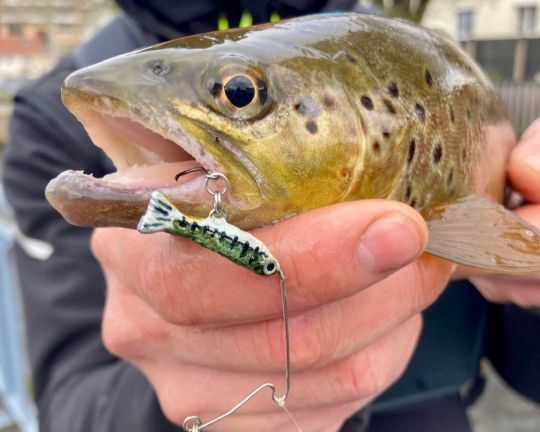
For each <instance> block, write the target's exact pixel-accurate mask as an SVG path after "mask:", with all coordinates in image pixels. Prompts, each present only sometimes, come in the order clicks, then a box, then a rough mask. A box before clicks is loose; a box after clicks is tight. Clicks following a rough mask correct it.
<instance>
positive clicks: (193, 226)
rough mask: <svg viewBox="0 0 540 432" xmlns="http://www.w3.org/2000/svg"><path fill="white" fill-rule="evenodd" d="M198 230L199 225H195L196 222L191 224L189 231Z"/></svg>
mask: <svg viewBox="0 0 540 432" xmlns="http://www.w3.org/2000/svg"><path fill="white" fill-rule="evenodd" d="M198 228H199V225H198V224H197V222H193V224H192V225H191V231H193V232H195V231H196V230H197V229H198Z"/></svg>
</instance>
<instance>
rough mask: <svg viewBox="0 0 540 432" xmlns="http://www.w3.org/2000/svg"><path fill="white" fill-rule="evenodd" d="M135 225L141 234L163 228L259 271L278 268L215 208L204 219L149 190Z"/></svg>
mask: <svg viewBox="0 0 540 432" xmlns="http://www.w3.org/2000/svg"><path fill="white" fill-rule="evenodd" d="M137 229H138V230H139V232H141V233H144V234H147V233H153V232H158V231H165V232H168V233H169V234H173V235H177V236H182V237H185V238H188V239H190V240H193V241H194V242H196V243H199V244H200V245H201V246H204V247H205V248H207V249H210V250H212V251H214V252H217V253H218V254H220V255H222V256H224V257H225V258H228V259H230V260H231V261H233V262H234V263H236V264H238V265H241V266H242V267H246V268H248V269H250V270H253V271H254V272H255V273H258V274H260V275H265V276H270V275H273V274H274V273H276V272H279V271H280V268H279V264H278V262H277V260H276V259H275V258H274V257H273V256H272V254H271V253H270V251H269V250H268V248H267V247H266V246H265V245H264V243H262V242H261V241H260V240H258V239H257V238H255V237H254V236H252V235H251V234H249V233H247V232H245V231H242V230H241V229H239V228H237V227H235V226H234V225H231V224H229V223H228V222H227V220H226V219H225V217H223V216H221V215H218V214H217V213H216V212H212V213H210V215H209V216H208V217H207V218H204V219H198V218H192V217H190V216H187V215H185V214H183V213H182V212H181V211H180V210H178V209H177V208H176V207H175V206H174V204H173V203H171V202H170V201H169V199H168V198H167V197H166V196H165V195H163V194H162V193H161V192H158V191H154V192H152V195H151V199H150V204H149V205H148V208H147V210H146V214H145V215H144V216H143V217H142V218H141V220H140V222H139V225H138V227H137Z"/></svg>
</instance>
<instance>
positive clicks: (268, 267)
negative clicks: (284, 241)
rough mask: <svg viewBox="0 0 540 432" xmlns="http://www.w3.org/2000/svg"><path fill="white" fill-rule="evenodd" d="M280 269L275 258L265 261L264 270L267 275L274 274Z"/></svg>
mask: <svg viewBox="0 0 540 432" xmlns="http://www.w3.org/2000/svg"><path fill="white" fill-rule="evenodd" d="M277 269H278V266H277V263H276V262H275V261H274V260H268V261H266V262H265V263H264V266H263V271H264V274H265V275H271V274H274V273H275V272H276V271H277Z"/></svg>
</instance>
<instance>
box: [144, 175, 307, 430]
mask: <svg viewBox="0 0 540 432" xmlns="http://www.w3.org/2000/svg"><path fill="white" fill-rule="evenodd" d="M197 170H204V168H191V169H189V170H186V171H183V172H181V173H180V174H178V175H177V176H176V177H175V178H176V179H177V180H178V178H179V177H180V176H182V175H185V174H188V173H190V172H193V171H197ZM205 171H206V170H205ZM218 180H221V181H222V182H223V184H224V187H223V188H222V189H221V190H214V189H212V188H211V187H210V182H212V181H218ZM228 186H229V182H228V180H227V177H226V176H225V175H223V174H221V173H217V172H211V171H207V173H206V190H207V192H208V193H209V194H211V195H213V197H214V208H213V209H212V211H210V214H209V215H208V217H206V218H194V217H191V216H188V215H186V214H184V213H182V212H181V211H180V210H179V209H178V208H176V207H175V206H174V204H173V203H172V202H171V201H170V200H169V199H168V198H167V197H166V196H165V195H164V194H163V193H161V192H159V191H154V192H152V194H151V197H150V202H149V204H148V207H147V209H146V213H145V214H144V215H143V216H142V218H141V219H140V221H139V224H138V226H137V229H138V231H139V232H140V233H143V234H151V233H155V232H161V231H163V232H167V233H169V234H173V235H177V236H182V237H185V238H187V239H190V240H193V241H194V242H196V243H198V244H200V245H201V246H203V247H205V248H207V249H210V250H212V251H214V252H217V253H218V254H220V255H222V256H224V257H225V258H228V259H229V260H231V261H232V262H234V263H236V264H238V265H240V266H242V267H245V268H247V269H249V270H251V271H253V272H255V273H257V274H259V275H263V276H271V275H273V274H277V275H278V276H279V281H280V288H281V302H282V312H283V333H284V339H285V390H284V393H283V395H281V396H278V395H277V390H276V386H275V385H274V384H272V383H265V384H262V385H260V386H259V387H257V388H256V389H255V390H254V391H252V392H251V393H250V394H249V395H247V396H246V397H245V398H244V399H242V400H241V401H240V402H238V403H237V404H236V405H235V406H234V407H233V408H231V409H230V410H229V411H227V412H225V413H224V414H222V415H220V416H218V417H216V418H214V419H212V420H210V421H208V422H206V423H203V422H202V420H201V419H200V418H199V417H198V416H190V417H187V418H186V419H185V420H184V424H183V428H184V430H186V431H187V432H199V431H202V430H203V429H206V428H208V427H209V426H211V425H213V424H215V423H217V422H219V421H220V420H223V419H224V418H226V417H228V416H230V415H232V414H234V413H235V412H236V411H237V410H239V409H240V408H241V407H242V406H244V405H245V404H246V403H247V402H249V401H250V400H251V399H252V398H253V397H255V396H256V395H257V394H258V393H259V392H261V391H262V390H264V389H269V390H271V392H272V400H273V401H274V402H275V403H276V404H277V405H278V406H280V407H282V408H283V409H284V410H285V411H286V412H287V414H288V415H289V416H290V417H291V419H292V420H293V422H294V423H295V425H296V426H297V427H298V429H299V430H300V427H299V426H298V424H297V423H296V421H295V420H294V418H293V417H292V416H291V414H290V413H289V411H288V410H287V409H286V408H285V400H286V399H287V396H288V395H289V390H290V383H291V379H290V348H289V323H288V311H287V291H286V287H285V276H284V274H283V272H282V270H281V267H280V265H279V262H278V261H277V260H276V258H275V257H274V256H273V255H272V253H271V252H270V250H269V249H268V247H266V245H265V244H264V243H262V242H261V241H260V240H258V239H257V238H256V237H254V236H252V235H251V234H249V233H248V232H245V231H242V230H241V229H239V228H238V227H236V226H234V225H231V224H229V223H228V222H227V219H226V213H225V211H224V209H223V207H222V204H221V197H222V195H223V194H224V193H225V192H226V191H227V189H228Z"/></svg>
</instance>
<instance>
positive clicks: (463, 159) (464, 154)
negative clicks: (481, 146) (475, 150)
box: [461, 148, 467, 161]
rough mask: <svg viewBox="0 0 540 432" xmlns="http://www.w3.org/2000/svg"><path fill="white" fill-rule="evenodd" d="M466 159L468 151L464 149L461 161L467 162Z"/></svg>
mask: <svg viewBox="0 0 540 432" xmlns="http://www.w3.org/2000/svg"><path fill="white" fill-rule="evenodd" d="M465 159H467V149H465V148H464V149H463V150H462V151H461V160H462V161H465Z"/></svg>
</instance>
